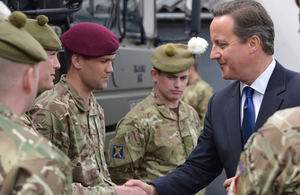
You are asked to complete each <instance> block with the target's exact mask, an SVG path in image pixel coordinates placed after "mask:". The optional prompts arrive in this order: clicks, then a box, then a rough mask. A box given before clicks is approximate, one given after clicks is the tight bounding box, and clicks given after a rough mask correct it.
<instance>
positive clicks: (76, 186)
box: [72, 183, 117, 195]
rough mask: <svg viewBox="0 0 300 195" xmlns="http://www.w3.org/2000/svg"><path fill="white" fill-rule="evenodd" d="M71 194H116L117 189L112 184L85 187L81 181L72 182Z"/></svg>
mask: <svg viewBox="0 0 300 195" xmlns="http://www.w3.org/2000/svg"><path fill="white" fill-rule="evenodd" d="M72 195H117V191H116V189H115V188H114V186H94V187H90V186H89V187H85V186H83V185H82V184H81V183H73V184H72Z"/></svg>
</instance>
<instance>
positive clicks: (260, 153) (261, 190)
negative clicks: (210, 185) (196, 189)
mask: <svg viewBox="0 0 300 195" xmlns="http://www.w3.org/2000/svg"><path fill="white" fill-rule="evenodd" d="M299 118H300V107H295V108H290V109H285V110H281V111H277V112H276V113H275V114H274V115H273V116H271V117H270V118H269V119H268V121H267V122H266V123H265V125H264V126H263V127H262V128H261V129H260V130H259V131H258V132H257V133H256V134H253V135H252V136H251V137H250V138H249V140H248V142H247V144H246V145H245V151H244V152H243V153H242V154H241V157H240V162H239V165H238V168H237V173H236V175H237V179H235V181H234V182H232V184H231V186H230V190H229V193H228V194H230V195H233V194H241V195H246V194H261V195H267V194H269V195H271V194H272V195H273V194H285V195H288V194H291V195H292V194H300V158H299V151H300V131H299V130H300V121H299Z"/></svg>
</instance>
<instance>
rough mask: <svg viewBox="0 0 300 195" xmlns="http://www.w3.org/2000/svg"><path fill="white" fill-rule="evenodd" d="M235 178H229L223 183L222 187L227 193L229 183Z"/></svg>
mask: <svg viewBox="0 0 300 195" xmlns="http://www.w3.org/2000/svg"><path fill="white" fill-rule="evenodd" d="M235 178H236V176H235V177H231V178H229V179H226V180H225V181H224V183H223V187H224V188H225V189H226V190H227V191H228V190H229V187H230V184H231V182H232V181H233V180H234V179H235Z"/></svg>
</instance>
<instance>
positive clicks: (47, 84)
mask: <svg viewBox="0 0 300 195" xmlns="http://www.w3.org/2000/svg"><path fill="white" fill-rule="evenodd" d="M57 52H58V51H52V50H46V53H47V55H48V59H47V60H46V61H41V62H40V71H39V73H40V79H39V88H38V92H39V93H41V92H43V91H45V90H49V89H52V88H53V87H54V83H53V80H54V79H55V70H56V69H59V68H60V63H59V61H58V59H57Z"/></svg>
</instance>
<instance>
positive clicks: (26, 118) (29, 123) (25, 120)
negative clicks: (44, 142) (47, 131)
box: [20, 113, 38, 133]
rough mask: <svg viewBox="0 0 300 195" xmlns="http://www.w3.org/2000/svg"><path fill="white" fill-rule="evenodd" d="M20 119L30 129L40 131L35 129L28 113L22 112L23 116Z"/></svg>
mask: <svg viewBox="0 0 300 195" xmlns="http://www.w3.org/2000/svg"><path fill="white" fill-rule="evenodd" d="M20 119H21V120H22V121H23V123H24V124H25V125H27V126H28V128H29V129H31V130H32V131H34V132H36V133H38V131H37V130H36V129H35V126H34V124H33V122H32V120H31V118H30V116H28V114H27V113H24V114H22V116H21V117H20Z"/></svg>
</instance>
